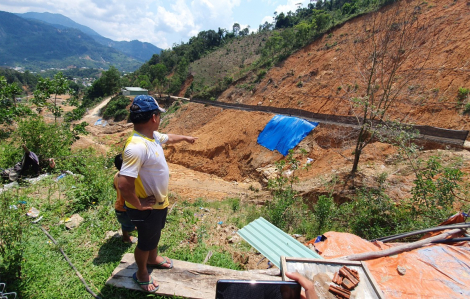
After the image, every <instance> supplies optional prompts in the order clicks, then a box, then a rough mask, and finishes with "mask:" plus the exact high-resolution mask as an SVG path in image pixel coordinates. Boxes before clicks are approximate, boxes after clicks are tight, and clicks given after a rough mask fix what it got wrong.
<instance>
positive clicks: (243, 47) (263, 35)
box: [123, 0, 394, 99]
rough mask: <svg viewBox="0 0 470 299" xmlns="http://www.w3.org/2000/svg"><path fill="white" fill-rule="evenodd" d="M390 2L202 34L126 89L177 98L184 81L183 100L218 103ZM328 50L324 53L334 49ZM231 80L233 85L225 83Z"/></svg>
mask: <svg viewBox="0 0 470 299" xmlns="http://www.w3.org/2000/svg"><path fill="white" fill-rule="evenodd" d="M392 2H394V0H333V1H316V3H315V4H313V3H309V4H308V6H307V7H304V8H303V7H299V8H298V9H297V10H296V11H295V12H288V13H287V14H284V13H280V14H277V13H275V15H274V20H275V21H274V26H273V25H271V24H269V23H267V22H266V23H265V24H262V25H260V26H259V28H258V30H257V32H256V33H255V32H252V33H251V34H249V29H247V28H245V29H243V30H241V28H240V25H239V24H237V23H235V24H234V25H233V27H232V30H227V29H222V28H219V29H218V30H217V31H215V30H208V31H201V32H200V33H199V34H198V35H197V36H194V37H192V38H191V39H190V40H189V41H188V43H184V42H183V43H181V44H179V45H174V46H173V48H172V49H168V50H163V51H162V52H161V53H160V54H159V55H154V56H153V57H152V58H151V59H150V60H149V61H148V62H147V63H145V64H143V65H142V66H141V67H140V68H139V69H138V70H137V71H135V72H134V73H132V74H129V75H126V76H125V77H124V78H123V82H125V85H128V86H140V87H143V88H155V89H156V90H158V93H160V94H161V93H170V94H174V95H176V94H177V93H179V92H180V91H181V89H182V87H183V84H184V82H185V81H186V80H187V79H188V78H191V77H192V78H193V81H192V84H191V86H190V88H188V89H186V90H185V91H184V92H185V96H187V97H189V96H192V97H198V98H205V99H210V98H212V97H213V98H217V97H218V96H219V95H220V94H221V93H222V92H223V91H224V90H226V89H227V88H228V87H229V86H230V85H231V84H232V82H234V81H236V80H238V79H240V78H242V77H244V76H247V75H249V74H250V72H252V73H254V74H256V75H255V76H254V77H255V78H254V79H253V82H255V83H259V82H260V80H261V79H262V77H263V76H261V77H260V76H259V75H258V73H259V72H263V71H264V72H266V71H267V69H269V68H271V67H272V66H273V65H276V64H277V63H278V62H280V61H282V60H284V59H285V58H287V57H288V56H289V55H290V54H292V53H293V52H294V51H296V50H298V49H300V48H302V47H303V46H305V45H306V44H308V43H311V42H313V41H314V40H315V39H317V38H319V37H321V36H322V35H323V34H324V32H327V31H328V30H329V29H331V28H332V27H334V26H336V25H338V24H342V23H344V22H345V21H347V20H349V19H351V18H353V17H355V16H358V15H360V14H364V13H367V12H370V11H373V10H376V9H378V8H379V7H380V6H382V5H386V4H389V3H392ZM335 45H336V42H333V43H331V45H330V44H328V46H327V48H330V47H332V46H335ZM227 78H231V80H227Z"/></svg>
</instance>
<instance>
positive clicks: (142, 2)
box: [0, 0, 314, 49]
mask: <svg viewBox="0 0 470 299" xmlns="http://www.w3.org/2000/svg"><path fill="white" fill-rule="evenodd" d="M309 2H310V0H171V1H161V0H134V1H131V0H73V1H71V0H0V10H2V11H7V12H11V13H25V12H50V13H59V14H62V15H64V16H66V17H68V18H70V19H72V20H73V21H75V22H77V23H79V24H81V25H85V26H87V27H89V28H91V29H93V30H94V31H96V32H97V33H99V34H100V35H102V36H104V37H107V38H110V39H112V40H115V41H131V40H139V41H141V42H149V43H151V44H154V45H155V46H157V47H159V48H162V49H168V48H171V47H172V46H173V45H174V44H181V43H182V42H184V43H187V42H188V41H189V39H190V38H191V37H192V36H195V35H197V34H198V33H199V32H200V31H203V30H210V29H212V30H215V31H217V30H218V28H219V27H220V28H225V29H229V30H232V27H233V24H234V23H239V24H240V26H241V29H244V28H246V27H247V26H249V28H250V31H255V30H257V29H258V27H259V25H260V24H264V22H266V21H268V22H270V23H272V22H273V16H274V12H277V13H281V12H284V13H287V12H288V11H295V10H296V9H297V7H298V5H302V7H306V6H307V4H308V3H309ZM313 2H314V1H313Z"/></svg>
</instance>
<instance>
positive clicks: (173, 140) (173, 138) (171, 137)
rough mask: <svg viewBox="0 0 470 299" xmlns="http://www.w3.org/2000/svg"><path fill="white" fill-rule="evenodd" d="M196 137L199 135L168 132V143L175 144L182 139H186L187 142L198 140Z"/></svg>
mask: <svg viewBox="0 0 470 299" xmlns="http://www.w3.org/2000/svg"><path fill="white" fill-rule="evenodd" d="M196 139H197V137H192V136H185V135H175V134H168V141H167V142H166V144H173V143H178V142H181V141H186V142H187V143H194V142H196Z"/></svg>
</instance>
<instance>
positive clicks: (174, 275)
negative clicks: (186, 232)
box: [106, 253, 281, 299]
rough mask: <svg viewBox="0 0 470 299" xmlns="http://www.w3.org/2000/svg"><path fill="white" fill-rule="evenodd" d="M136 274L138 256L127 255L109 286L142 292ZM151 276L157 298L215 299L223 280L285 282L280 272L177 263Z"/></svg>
mask: <svg viewBox="0 0 470 299" xmlns="http://www.w3.org/2000/svg"><path fill="white" fill-rule="evenodd" d="M136 271H137V265H136V264H135V260H134V254H133V253H126V254H125V255H124V256H123V258H122V260H121V263H120V264H119V265H118V266H117V267H116V269H114V271H113V273H112V274H111V277H110V278H108V280H107V281H106V284H107V285H112V286H115V287H118V288H126V289H131V290H136V291H142V289H141V288H140V287H139V286H138V285H137V284H136V283H135V282H134V281H133V280H132V274H134V273H135V272H136ZM149 273H151V274H150V275H152V277H153V279H154V280H156V281H157V282H158V283H159V284H160V289H159V290H158V292H157V293H156V294H159V295H166V296H173V295H174V296H181V297H184V298H194V299H206V298H207V299H214V298H215V286H216V283H217V280H219V279H245V280H281V277H280V276H279V275H280V271H279V269H269V270H250V271H236V270H230V269H224V268H219V267H214V266H208V265H202V264H196V263H190V262H185V261H179V260H173V269H171V270H159V269H153V270H152V271H151V272H150V269H149ZM275 275H277V276H275Z"/></svg>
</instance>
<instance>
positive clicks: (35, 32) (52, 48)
mask: <svg viewBox="0 0 470 299" xmlns="http://www.w3.org/2000/svg"><path fill="white" fill-rule="evenodd" d="M160 52H161V49H160V48H158V47H155V46H154V45H152V44H150V43H144V42H140V41H136V40H134V41H130V42H126V41H113V40H111V39H109V38H105V37H103V36H101V35H99V34H98V33H96V32H95V31H94V30H92V29H90V28H88V27H86V26H83V25H81V24H78V23H76V22H74V21H72V20H71V19H69V18H67V17H65V16H63V15H60V14H51V13H34V12H30V13H24V14H13V13H9V12H3V11H0V66H6V67H24V68H25V69H28V70H32V71H38V70H40V69H46V68H51V67H55V68H66V67H93V68H104V69H107V68H108V67H109V66H110V65H114V66H115V67H117V68H118V69H119V70H122V71H134V70H136V69H137V68H138V67H140V65H141V64H142V63H143V62H145V61H147V60H149V59H150V58H151V57H152V55H153V54H159V53H160Z"/></svg>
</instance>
